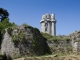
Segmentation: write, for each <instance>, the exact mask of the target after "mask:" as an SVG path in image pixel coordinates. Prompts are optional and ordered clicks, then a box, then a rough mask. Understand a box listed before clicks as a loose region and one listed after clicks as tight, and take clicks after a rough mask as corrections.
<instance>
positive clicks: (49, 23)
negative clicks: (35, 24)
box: [40, 14, 56, 36]
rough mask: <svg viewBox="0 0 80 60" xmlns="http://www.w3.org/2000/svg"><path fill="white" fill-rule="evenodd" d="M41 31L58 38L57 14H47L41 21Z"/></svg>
mask: <svg viewBox="0 0 80 60" xmlns="http://www.w3.org/2000/svg"><path fill="white" fill-rule="evenodd" d="M40 24H41V31H42V32H46V33H48V34H51V35H53V36H56V19H55V14H45V15H43V16H42V20H41V21H40Z"/></svg>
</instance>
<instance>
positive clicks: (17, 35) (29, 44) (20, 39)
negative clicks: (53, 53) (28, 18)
mask: <svg viewBox="0 0 80 60" xmlns="http://www.w3.org/2000/svg"><path fill="white" fill-rule="evenodd" d="M10 31H11V33H10ZM1 52H2V54H6V55H9V56H11V57H13V58H17V57H21V56H25V55H26V56H33V55H43V54H46V53H50V48H49V47H48V45H47V42H46V40H45V38H44V37H43V36H42V35H41V34H40V31H39V30H38V29H37V28H33V27H31V26H27V27H25V26H21V27H16V28H8V29H5V33H4V35H3V39H2V44H1Z"/></svg>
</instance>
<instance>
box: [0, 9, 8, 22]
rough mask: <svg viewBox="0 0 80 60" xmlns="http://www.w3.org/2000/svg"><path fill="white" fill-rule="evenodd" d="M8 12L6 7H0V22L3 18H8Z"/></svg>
mask: <svg viewBox="0 0 80 60" xmlns="http://www.w3.org/2000/svg"><path fill="white" fill-rule="evenodd" d="M8 16H9V13H8V11H7V10H6V9H3V8H0V22H2V21H3V20H4V19H5V18H8Z"/></svg>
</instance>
